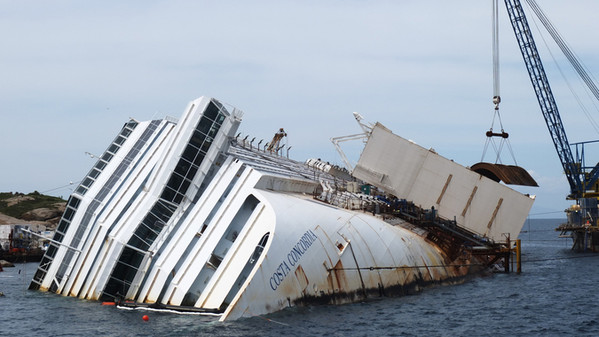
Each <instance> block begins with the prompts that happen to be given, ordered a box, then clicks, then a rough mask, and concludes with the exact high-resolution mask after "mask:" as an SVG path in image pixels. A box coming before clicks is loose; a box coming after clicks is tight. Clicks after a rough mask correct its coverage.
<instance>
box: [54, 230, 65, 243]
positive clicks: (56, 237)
mask: <svg viewBox="0 0 599 337" xmlns="http://www.w3.org/2000/svg"><path fill="white" fill-rule="evenodd" d="M63 238H64V234H63V233H60V232H55V233H54V238H53V240H54V241H58V242H62V239H63Z"/></svg>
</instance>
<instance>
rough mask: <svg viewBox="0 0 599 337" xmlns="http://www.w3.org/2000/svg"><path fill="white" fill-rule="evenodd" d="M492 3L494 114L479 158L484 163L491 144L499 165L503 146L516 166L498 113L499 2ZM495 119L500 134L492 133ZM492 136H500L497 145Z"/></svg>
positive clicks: (492, 1) (492, 0)
mask: <svg viewBox="0 0 599 337" xmlns="http://www.w3.org/2000/svg"><path fill="white" fill-rule="evenodd" d="M491 3H492V7H493V19H492V20H491V21H492V29H491V32H492V38H491V40H492V41H493V43H492V49H493V51H492V54H493V104H494V106H495V107H494V112H493V120H492V121H491V127H490V128H489V131H488V132H487V133H486V135H487V140H486V142H485V147H484V149H483V154H482V158H481V162H482V161H484V158H485V154H486V153H487V149H488V147H489V144H491V145H492V146H493V149H494V150H495V155H496V157H495V163H501V157H500V155H501V151H502V150H503V146H504V144H505V145H507V147H508V149H509V151H510V154H511V156H512V159H513V160H514V163H515V164H516V165H518V163H517V162H516V157H515V156H514V151H513V150H512V146H511V145H510V142H509V140H508V134H507V133H506V132H505V131H504V129H503V122H502V121H501V114H500V113H499V103H501V96H500V85H499V84H500V77H499V2H498V0H491ZM496 118H497V120H498V121H499V127H500V128H501V133H500V134H498V133H493V127H494V125H495V119H496ZM493 136H501V138H502V139H501V141H500V142H499V145H497V144H495V142H494V141H493V140H492V137H493Z"/></svg>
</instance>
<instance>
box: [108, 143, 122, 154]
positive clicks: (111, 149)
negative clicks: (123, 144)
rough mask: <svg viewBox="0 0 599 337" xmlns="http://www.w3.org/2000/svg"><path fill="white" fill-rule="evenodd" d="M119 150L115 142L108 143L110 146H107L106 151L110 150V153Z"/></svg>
mask: <svg viewBox="0 0 599 337" xmlns="http://www.w3.org/2000/svg"><path fill="white" fill-rule="evenodd" d="M118 150H119V146H118V145H116V144H112V145H110V147H109V148H108V152H112V153H117V152H118Z"/></svg>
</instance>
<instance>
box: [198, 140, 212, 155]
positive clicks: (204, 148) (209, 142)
mask: <svg viewBox="0 0 599 337" xmlns="http://www.w3.org/2000/svg"><path fill="white" fill-rule="evenodd" d="M210 145H212V138H206V140H205V141H204V143H203V144H202V147H201V148H200V150H202V151H204V153H208V149H210Z"/></svg>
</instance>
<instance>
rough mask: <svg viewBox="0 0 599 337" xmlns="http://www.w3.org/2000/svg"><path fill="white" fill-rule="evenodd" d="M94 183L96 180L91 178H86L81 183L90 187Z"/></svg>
mask: <svg viewBox="0 0 599 337" xmlns="http://www.w3.org/2000/svg"><path fill="white" fill-rule="evenodd" d="M93 183H94V181H93V180H92V179H91V178H85V179H84V180H83V182H82V183H81V185H83V186H85V187H90V186H91V185H92V184H93Z"/></svg>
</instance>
